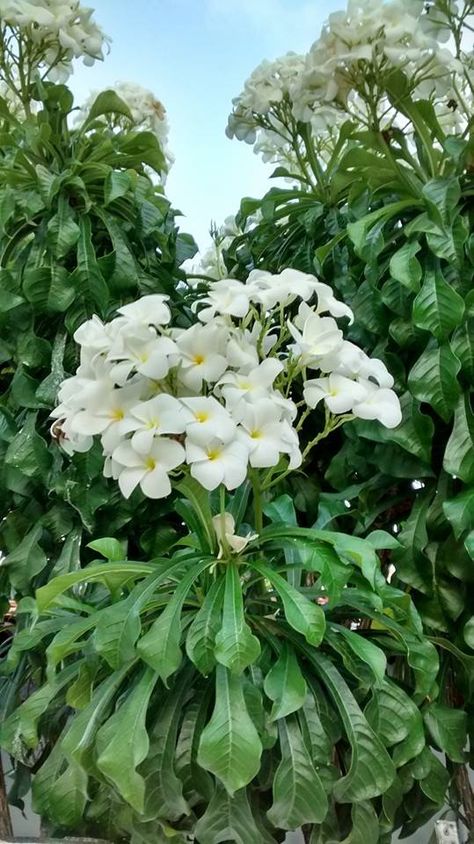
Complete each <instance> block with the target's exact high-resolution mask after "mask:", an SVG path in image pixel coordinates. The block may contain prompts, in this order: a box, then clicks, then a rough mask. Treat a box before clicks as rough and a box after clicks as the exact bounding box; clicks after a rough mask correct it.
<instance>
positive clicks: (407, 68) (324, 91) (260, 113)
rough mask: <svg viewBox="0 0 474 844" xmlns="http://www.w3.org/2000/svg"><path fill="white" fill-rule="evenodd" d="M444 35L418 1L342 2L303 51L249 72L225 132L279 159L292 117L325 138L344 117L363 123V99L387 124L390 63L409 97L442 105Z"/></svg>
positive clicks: (450, 59)
mask: <svg viewBox="0 0 474 844" xmlns="http://www.w3.org/2000/svg"><path fill="white" fill-rule="evenodd" d="M445 40H446V16H445V15H443V14H441V13H440V12H439V10H438V9H437V7H436V6H433V4H428V3H426V2H424V0H388V2H386V0H348V6H347V10H346V11H343V12H336V13H333V14H331V15H330V16H329V19H328V22H327V24H326V25H325V26H324V27H323V30H322V32H321V35H320V37H319V38H318V40H317V41H315V43H314V44H313V46H312V47H311V49H310V50H309V52H308V53H307V55H305V56H302V55H296V54H292V53H289V54H287V55H286V56H283V57H282V58H280V59H276V60H275V61H273V62H267V61H265V62H262V64H260V65H259V66H258V67H257V68H256V70H254V72H253V73H252V74H251V76H250V77H249V79H248V80H247V81H246V83H245V85H244V89H243V91H242V93H241V94H240V95H239V96H238V97H236V98H235V99H234V100H233V111H232V113H231V115H230V116H229V121H228V126H227V130H226V132H227V135H228V136H229V137H236V138H237V139H239V140H244V141H246V142H247V143H250V144H254V143H255V142H256V140H257V139H258V143H257V145H256V147H255V151H256V152H263V153H264V157H265V158H266V159H267V160H276V161H280V162H282V163H285V156H286V157H288V150H287V149H285V144H286V145H287V146H288V145H291V144H293V145H294V138H295V136H296V134H297V133H296V132H295V129H296V126H297V123H298V121H302V122H304V123H307V124H308V125H309V126H310V127H311V129H312V132H313V133H314V136H315V137H318V138H319V139H321V138H322V140H324V135H325V134H328V135H331V133H333V130H334V127H337V126H338V125H339V126H340V125H341V123H342V122H343V121H344V120H347V118H348V117H351V118H355V119H360V120H361V122H362V123H366V122H368V111H367V108H368V106H367V102H368V100H369V99H370V100H371V102H372V104H373V103H374V102H375V103H376V104H377V102H378V105H379V114H380V115H383V116H384V123H385V125H387V124H388V123H390V122H391V121H393V120H394V119H396V110H395V109H393V108H391V107H390V103H388V101H387V100H386V98H385V92H384V88H385V85H384V74H385V73H386V72H389V71H391V70H393V69H394V68H397V69H402V70H403V72H404V73H405V74H406V76H407V77H408V79H409V81H410V85H411V88H412V91H413V94H414V96H415V97H416V98H427V97H428V98H434V99H436V100H437V101H438V102H440V104H441V106H445V105H446V103H448V102H449V101H450V98H451V92H452V85H453V77H454V76H455V75H456V73H457V72H458V71H459V62H457V60H456V58H455V56H454V55H453V53H452V52H451V51H450V49H448V48H447V47H446V46H444V45H443V43H442V42H444V41H445ZM458 76H459V74H458ZM456 99H457V97H456ZM444 111H446V109H445V108H444ZM323 149H324V145H323ZM272 150H274V154H273V157H272V154H271V152H272ZM283 150H285V152H283ZM290 154H291V153H290ZM323 158H324V156H323Z"/></svg>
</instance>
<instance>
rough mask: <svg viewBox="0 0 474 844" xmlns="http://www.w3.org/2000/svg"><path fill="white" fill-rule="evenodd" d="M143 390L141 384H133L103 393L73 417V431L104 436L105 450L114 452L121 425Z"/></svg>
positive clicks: (85, 434)
mask: <svg viewBox="0 0 474 844" xmlns="http://www.w3.org/2000/svg"><path fill="white" fill-rule="evenodd" d="M141 390H142V385H141V384H132V385H130V386H127V387H120V388H118V389H109V390H108V391H107V392H102V394H101V395H99V396H96V397H95V399H94V401H90V402H89V404H88V406H87V408H85V409H84V410H79V411H77V412H76V413H75V414H74V415H73V416H72V418H71V431H72V432H73V433H75V434H82V435H83V436H94V435H95V434H102V443H103V445H104V448H105V449H106V450H107V451H110V450H112V449H113V448H114V447H115V445H116V444H117V442H118V441H119V440H120V436H121V435H120V427H119V423H120V422H122V420H123V419H125V416H126V415H127V413H128V411H129V410H130V408H131V407H133V406H134V405H135V404H136V403H137V402H138V401H139V399H140V393H141Z"/></svg>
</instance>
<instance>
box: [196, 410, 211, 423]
mask: <svg viewBox="0 0 474 844" xmlns="http://www.w3.org/2000/svg"><path fill="white" fill-rule="evenodd" d="M194 418H195V419H196V422H207V420H208V419H209V414H208V413H206V412H205V411H204V410H199V411H198V412H197V413H195V414H194Z"/></svg>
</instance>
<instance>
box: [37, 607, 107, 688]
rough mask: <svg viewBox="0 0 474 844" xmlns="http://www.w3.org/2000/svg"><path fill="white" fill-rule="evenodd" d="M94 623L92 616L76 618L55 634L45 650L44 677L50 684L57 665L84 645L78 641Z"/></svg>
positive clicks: (94, 619)
mask: <svg viewBox="0 0 474 844" xmlns="http://www.w3.org/2000/svg"><path fill="white" fill-rule="evenodd" d="M95 623H96V618H95V616H94V615H93V614H92V615H90V616H89V617H88V618H78V619H77V621H73V622H72V623H71V624H68V625H66V627H63V628H62V629H61V630H59V631H58V633H56V635H55V636H54V638H53V639H52V641H51V642H50V643H49V645H48V647H47V648H46V657H47V669H46V675H47V677H48V680H49V681H50V682H52V680H53V678H54V676H55V671H56V666H57V665H58V663H60V662H61V661H62V660H63V659H65V657H67V656H69V655H70V654H71V653H75V652H76V651H77V650H79V648H81V647H82V646H83V644H84V643H83V642H78V639H80V638H81V636H83V635H84V634H85V633H88V632H89V630H91V629H92V628H93V627H94V626H95Z"/></svg>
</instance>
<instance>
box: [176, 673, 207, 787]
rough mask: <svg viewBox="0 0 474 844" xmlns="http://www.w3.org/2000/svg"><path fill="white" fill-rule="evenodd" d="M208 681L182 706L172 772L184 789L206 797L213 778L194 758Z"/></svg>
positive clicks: (205, 706)
mask: <svg viewBox="0 0 474 844" xmlns="http://www.w3.org/2000/svg"><path fill="white" fill-rule="evenodd" d="M211 691H212V690H211V687H210V685H207V687H206V688H205V689H202V693H200V694H199V696H198V697H194V698H193V699H192V700H191V701H190V703H189V704H188V705H187V706H186V710H185V713H184V717H183V721H182V724H181V727H180V731H179V737H178V741H177V744H176V754H175V759H176V773H177V774H178V776H179V778H180V780H181V781H182V783H183V789H184V793H185V794H186V795H187V794H189V795H193V793H196V792H197V793H198V794H200V795H201V796H202V797H203V798H204V799H205V800H206V801H209V800H210V799H211V797H212V795H213V793H214V782H215V780H214V778H213V777H211V775H210V774H208V773H207V771H204V769H203V768H200V767H199V766H198V764H197V762H196V757H197V752H198V746H199V739H200V737H201V733H202V730H203V728H204V726H205V723H206V720H207V712H208V709H209V698H210V692H211Z"/></svg>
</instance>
